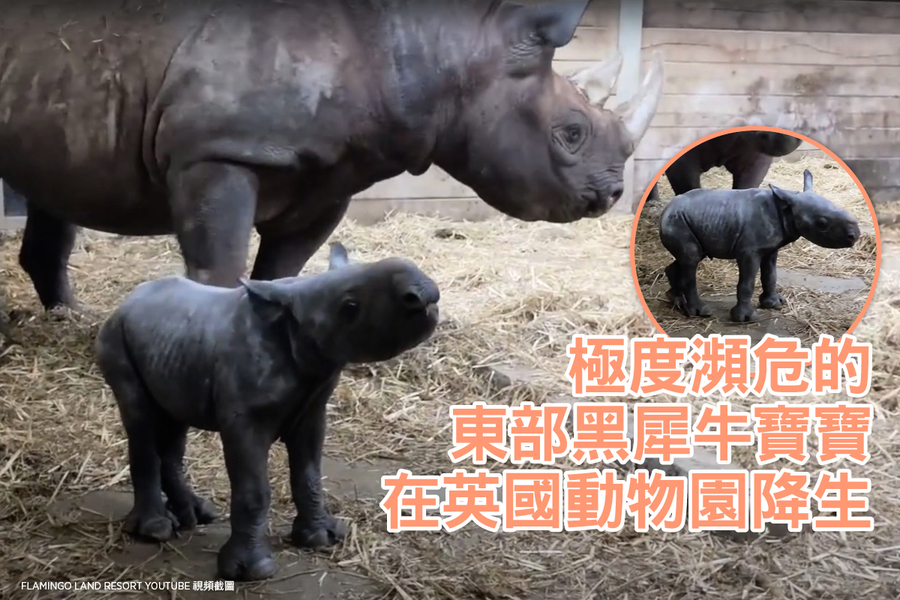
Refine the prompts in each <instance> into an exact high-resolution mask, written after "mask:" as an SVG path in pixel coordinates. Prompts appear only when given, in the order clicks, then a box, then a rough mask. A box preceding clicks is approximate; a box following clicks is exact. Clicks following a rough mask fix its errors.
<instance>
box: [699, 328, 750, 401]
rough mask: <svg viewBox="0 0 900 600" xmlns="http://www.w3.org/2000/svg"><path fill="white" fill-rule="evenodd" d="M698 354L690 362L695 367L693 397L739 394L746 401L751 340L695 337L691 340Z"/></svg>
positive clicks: (748, 387)
mask: <svg viewBox="0 0 900 600" xmlns="http://www.w3.org/2000/svg"><path fill="white" fill-rule="evenodd" d="M691 346H692V347H693V348H694V351H693V352H691V354H690V356H689V357H688V358H690V359H691V362H692V363H694V365H695V367H694V370H693V372H692V374H691V393H692V394H694V395H695V396H701V395H702V396H709V395H710V394H712V393H713V392H716V391H719V392H722V394H726V395H727V394H730V393H732V392H735V391H736V392H737V393H738V394H740V395H741V396H742V397H743V396H746V395H747V394H748V393H749V392H750V336H749V335H734V336H726V337H724V338H723V337H722V336H721V335H719V334H717V333H716V334H713V335H711V336H710V337H709V339H707V340H704V339H703V338H702V337H701V336H699V335H695V336H694V337H693V339H691Z"/></svg>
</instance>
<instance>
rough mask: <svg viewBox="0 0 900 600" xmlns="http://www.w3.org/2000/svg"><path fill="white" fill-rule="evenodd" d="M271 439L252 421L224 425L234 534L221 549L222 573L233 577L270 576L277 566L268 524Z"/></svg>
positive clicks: (223, 445)
mask: <svg viewBox="0 0 900 600" xmlns="http://www.w3.org/2000/svg"><path fill="white" fill-rule="evenodd" d="M270 446H271V443H270V441H269V438H268V436H266V435H265V432H263V431H259V430H258V428H254V424H253V423H246V422H233V423H231V424H229V425H228V426H227V427H225V428H223V429H222V449H223V451H224V453H225V469H226V470H227V472H228V479H229V482H230V483H231V536H230V537H229V538H228V541H226V542H225V545H223V546H222V548H221V549H220V550H219V557H218V567H219V575H220V576H221V577H222V578H224V579H230V580H234V581H256V580H261V579H268V578H269V577H271V576H272V575H273V574H274V573H275V570H276V565H275V559H274V558H273V556H272V546H271V545H270V544H269V540H268V539H267V538H266V524H267V523H268V517H269V506H270V504H271V500H272V491H271V488H270V487H269V476H268V463H269V460H268V458H269V447H270Z"/></svg>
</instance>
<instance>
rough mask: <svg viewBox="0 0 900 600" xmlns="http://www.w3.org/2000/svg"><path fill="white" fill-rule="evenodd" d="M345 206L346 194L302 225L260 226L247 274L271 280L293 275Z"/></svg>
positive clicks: (339, 217) (321, 240) (332, 225)
mask: <svg viewBox="0 0 900 600" xmlns="http://www.w3.org/2000/svg"><path fill="white" fill-rule="evenodd" d="M348 206H350V198H344V199H342V200H340V201H338V202H336V203H334V204H332V205H331V206H329V207H328V208H327V209H326V210H325V211H324V212H323V213H322V214H320V215H319V217H318V218H317V219H316V220H315V221H313V222H312V223H310V224H308V225H304V226H303V227H302V228H291V227H287V228H285V227H280V228H279V229H278V230H273V229H271V228H266V227H260V228H259V235H260V242H259V251H258V252H257V253H256V261H255V262H254V263H253V272H252V274H251V275H250V278H251V279H256V280H272V279H280V278H282V277H295V276H297V275H298V274H299V273H300V271H302V270H303V267H304V266H306V263H307V262H308V261H309V259H310V258H311V257H312V255H313V254H315V253H316V250H318V249H319V248H320V247H321V246H322V244H324V243H325V241H326V240H327V239H328V237H329V236H330V235H331V234H332V233H333V232H334V230H335V228H337V226H338V224H339V223H340V222H341V219H343V218H344V215H345V214H346V213H347V207H348Z"/></svg>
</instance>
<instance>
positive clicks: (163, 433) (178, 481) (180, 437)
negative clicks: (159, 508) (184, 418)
mask: <svg viewBox="0 0 900 600" xmlns="http://www.w3.org/2000/svg"><path fill="white" fill-rule="evenodd" d="M187 431H188V427H187V426H186V425H182V424H180V423H176V422H175V421H173V420H172V419H169V418H164V419H163V420H162V422H161V423H160V424H159V427H158V428H157V437H156V443H157V447H158V448H159V456H160V462H161V464H160V475H161V478H162V491H163V492H165V494H166V496H167V498H168V500H167V502H166V509H167V510H168V511H169V512H171V513H172V514H173V515H175V518H176V519H177V520H178V529H181V530H184V529H192V528H194V527H195V526H197V525H198V524H199V525H206V524H208V523H212V522H213V521H215V520H216V519H217V518H218V514H217V512H216V509H215V507H214V506H213V505H212V503H211V502H209V501H208V500H204V499H203V498H200V497H199V496H197V495H196V494H194V492H193V491H191V487H190V485H188V483H187V480H186V478H185V475H184V450H185V443H186V442H187Z"/></svg>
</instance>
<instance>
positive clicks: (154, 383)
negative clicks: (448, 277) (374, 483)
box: [95, 244, 440, 580]
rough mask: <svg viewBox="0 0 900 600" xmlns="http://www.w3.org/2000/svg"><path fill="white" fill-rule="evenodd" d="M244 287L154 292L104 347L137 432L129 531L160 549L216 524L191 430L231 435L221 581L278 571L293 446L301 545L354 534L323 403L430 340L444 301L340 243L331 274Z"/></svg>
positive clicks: (111, 381)
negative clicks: (274, 546)
mask: <svg viewBox="0 0 900 600" xmlns="http://www.w3.org/2000/svg"><path fill="white" fill-rule="evenodd" d="M240 283H241V287H237V288H222V287H213V286H210V285H204V284H201V283H198V282H194V281H192V280H190V279H187V278H183V277H168V278H165V279H160V280H156V281H152V282H147V283H142V284H140V285H139V286H137V287H136V288H135V290H134V291H133V292H132V293H131V294H130V295H129V297H128V298H126V299H125V301H124V302H123V303H122V305H121V306H120V307H119V308H118V309H117V310H116V311H115V312H114V313H113V314H112V315H111V316H110V318H109V319H108V320H107V321H106V322H105V323H104V324H103V326H102V327H101V330H100V333H99V335H98V338H97V341H96V346H95V349H96V354H97V362H98V365H99V367H100V370H101V372H102V374H103V377H104V379H105V380H106V383H107V384H108V385H109V387H110V388H111V389H112V391H113V393H114V395H115V398H116V402H117V404H118V408H119V412H120V415H121V418H122V422H123V425H124V427H125V431H126V434H127V437H128V456H129V463H130V469H131V479H132V483H133V485H134V507H133V508H132V510H131V512H130V513H129V515H128V517H127V519H126V523H125V529H126V531H127V532H129V533H131V534H133V535H135V537H138V538H144V539H149V540H154V541H159V542H162V541H165V540H167V539H170V538H171V537H172V536H173V535H174V532H175V531H176V530H178V529H189V528H191V527H193V526H195V525H196V524H198V523H200V524H203V523H209V522H211V521H212V520H214V519H215V518H216V513H215V511H214V510H213V507H212V505H211V504H210V503H209V502H207V501H206V500H203V499H201V498H200V497H198V496H196V495H195V494H194V492H193V491H192V490H191V488H190V487H189V485H188V483H187V482H186V480H185V476H184V467H183V457H184V451H185V440H186V434H187V431H188V429H189V428H190V427H194V428H198V429H203V430H206V431H216V432H219V434H220V436H221V440H222V447H223V450H224V454H225V467H226V470H227V472H228V478H229V481H230V484H231V536H230V537H229V539H228V540H227V542H226V543H225V544H224V546H222V548H221V549H220V551H219V555H218V569H219V575H220V576H221V577H223V578H226V579H233V580H259V579H266V578H268V577H270V576H271V575H272V574H273V573H274V572H275V570H276V567H275V562H274V559H273V557H272V550H271V546H270V545H269V542H268V541H267V539H266V537H265V532H266V522H267V520H268V510H269V505H270V497H271V493H270V487H269V482H268V474H267V464H268V454H269V449H270V448H271V445H272V444H273V443H274V442H275V441H277V440H279V439H280V440H281V441H282V442H284V444H285V445H286V447H287V452H288V457H289V466H290V484H291V494H292V496H293V500H294V504H295V506H296V509H297V516H296V518H295V520H294V522H293V527H292V530H291V539H292V542H293V543H294V544H295V545H297V546H301V547H320V546H329V545H333V544H335V543H337V542H338V541H339V540H340V539H342V538H343V537H344V535H345V531H346V529H345V527H344V526H343V525H342V524H341V523H340V522H339V521H338V520H337V519H336V518H335V517H334V516H333V515H331V514H330V513H329V512H328V511H327V510H326V508H325V505H324V503H323V494H322V487H321V470H320V469H321V466H320V463H321V457H322V446H323V443H324V436H325V405H326V403H327V401H328V399H329V398H330V397H331V394H332V392H333V391H334V389H335V387H336V385H337V383H338V379H339V377H340V374H341V371H342V369H343V367H344V366H345V365H346V364H348V363H359V362H375V361H383V360H388V359H390V358H393V357H395V356H397V355H399V354H401V353H402V352H405V351H406V350H409V349H411V348H413V347H415V346H417V345H419V344H421V343H422V342H424V341H425V340H427V339H428V338H430V336H431V335H432V334H433V332H434V330H435V328H436V326H437V323H438V319H439V311H438V301H439V299H440V292H439V290H438V287H437V285H436V284H435V283H434V281H433V280H432V279H430V278H429V277H428V276H426V275H425V274H424V273H422V271H420V270H419V269H418V268H417V267H416V266H415V265H413V264H412V263H410V262H409V261H406V260H403V259H399V258H393V259H387V260H382V261H380V262H376V263H371V264H351V263H348V259H347V254H346V250H345V249H344V248H343V246H341V245H339V244H333V245H332V248H331V256H330V265H329V270H328V272H326V273H322V274H319V275H315V276H309V277H302V278H300V277H291V278H285V279H276V280H273V281H256V280H245V279H241V280H240ZM162 493H165V495H166V497H167V502H166V503H165V504H164V503H163V499H162Z"/></svg>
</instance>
